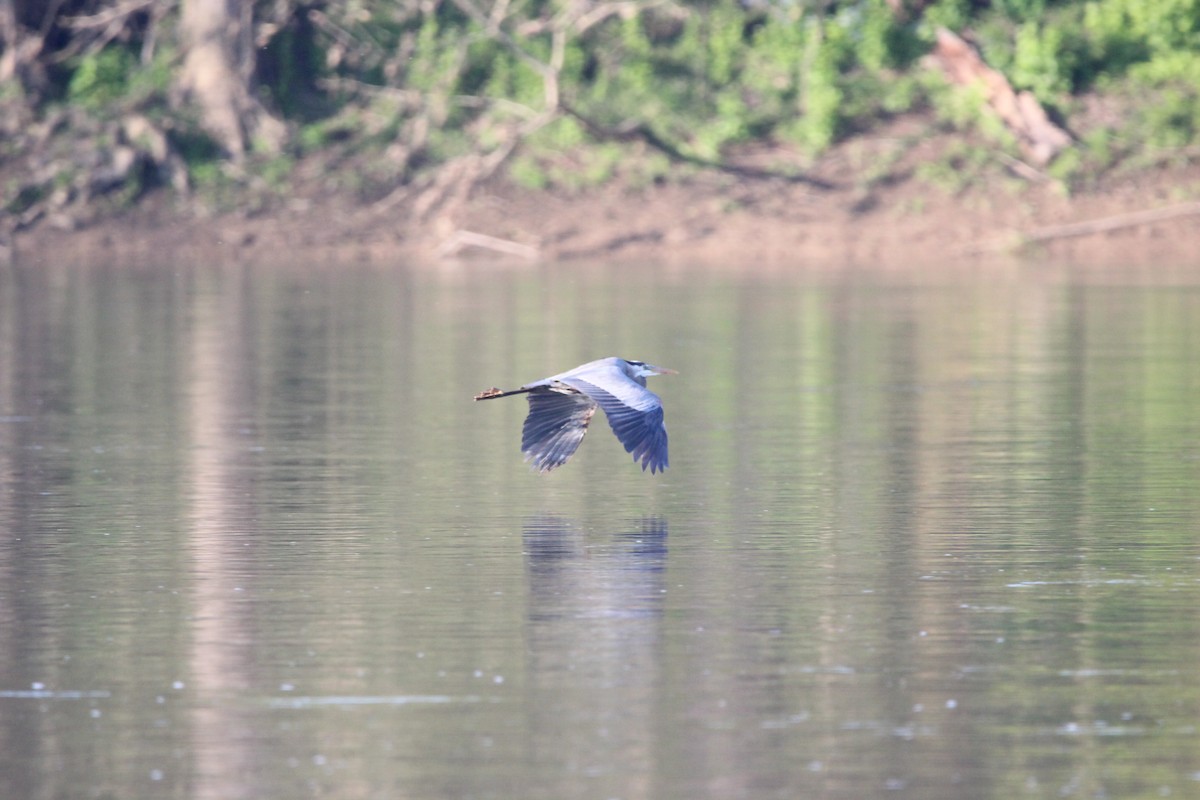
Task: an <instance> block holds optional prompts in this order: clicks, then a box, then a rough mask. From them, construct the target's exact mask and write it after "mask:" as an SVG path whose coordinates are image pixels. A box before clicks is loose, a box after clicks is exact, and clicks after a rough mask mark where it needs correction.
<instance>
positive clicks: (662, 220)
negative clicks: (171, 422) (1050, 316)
mask: <svg viewBox="0 0 1200 800" xmlns="http://www.w3.org/2000/svg"><path fill="white" fill-rule="evenodd" d="M896 141H899V139H898V138H897V137H891V136H889V137H878V138H874V139H869V140H868V139H860V140H856V141H854V142H851V143H847V144H846V145H843V146H841V147H840V148H838V149H837V150H835V151H833V152H832V153H830V154H829V155H828V156H826V157H825V158H823V159H822V160H821V162H820V163H819V164H817V165H816V166H815V167H813V168H812V172H810V173H809V174H812V175H815V176H817V177H819V178H821V179H822V180H824V181H826V182H828V183H829V184H830V185H831V186H832V188H816V187H814V186H812V185H810V184H807V183H804V182H799V181H795V180H788V179H784V178H777V177H762V176H761V175H757V174H750V173H748V172H747V171H746V170H749V169H751V168H754V167H756V165H771V164H778V163H780V162H786V160H787V159H788V158H790V157H792V154H790V153H785V152H781V151H770V152H766V151H759V152H755V153H746V154H743V155H742V156H741V159H740V161H739V165H740V166H741V167H743V168H745V169H744V170H743V171H741V172H720V171H713V170H695V169H690V170H688V171H687V174H686V175H684V176H682V177H680V178H679V179H678V180H671V181H667V182H664V183H661V184H658V185H651V186H647V187H640V188H636V189H635V188H629V187H622V186H615V185H614V186H608V187H604V188H599V189H595V190H591V191H587V192H576V193H562V192H554V191H543V192H534V191H528V190H524V189H520V188H517V187H513V186H511V185H508V184H505V183H502V182H494V183H492V184H490V185H485V186H482V187H479V188H477V189H476V190H475V191H474V192H473V193H472V195H471V197H470V200H469V201H468V202H467V204H466V205H465V206H462V207H460V208H458V209H456V210H455V211H454V212H452V213H449V214H444V215H440V216H437V215H435V216H431V217H427V218H419V219H418V218H417V217H416V212H415V209H414V203H413V202H412V201H411V200H408V199H405V198H403V197H399V199H397V198H391V199H387V200H383V201H375V202H373V203H362V202H358V201H355V200H353V199H351V198H348V197H343V196H332V197H331V196H328V195H326V194H325V193H323V192H322V191H320V189H319V187H318V185H317V184H313V187H312V188H311V189H307V190H306V189H305V188H304V187H303V186H301V187H298V189H297V191H296V193H295V195H294V196H292V197H290V198H286V199H283V200H280V201H278V202H277V203H275V204H274V205H273V206H272V207H271V208H270V210H269V211H267V212H260V213H255V214H249V213H238V212H232V213H223V214H219V215H206V214H203V213H201V212H199V211H197V210H196V204H194V203H176V202H173V201H170V200H169V199H168V198H166V197H165V192H162V193H160V194H162V195H164V197H157V198H156V197H154V196H151V197H150V198H148V199H147V200H146V201H144V202H142V203H140V204H139V205H138V206H137V207H136V208H134V209H132V210H129V211H127V212H125V213H123V214H121V215H119V216H116V217H111V218H108V219H105V220H103V221H100V222H96V223H92V224H89V225H86V226H84V227H82V228H80V229H78V230H71V231H68V230H63V229H60V228H58V227H56V226H55V225H54V224H53V221H47V222H43V223H41V224H39V225H38V226H36V227H34V228H33V229H31V230H26V231H23V232H21V233H19V234H17V236H16V237H15V239H14V242H13V245H14V247H13V249H12V252H13V254H14V258H15V259H16V260H18V261H21V262H24V263H32V264H38V263H51V262H62V261H70V262H112V261H122V262H124V261H130V260H136V261H147V260H148V261H153V262H164V263H166V262H177V261H179V260H187V261H200V262H203V261H211V260H214V259H219V260H229V259H236V260H239V261H246V262H281V261H282V262H303V261H312V260H318V261H328V262H345V261H363V260H367V261H372V262H381V263H388V262H398V261H409V262H412V261H420V262H422V263H428V264H436V263H439V262H441V261H446V260H461V259H507V260H541V261H562V262H571V261H582V260H589V261H592V260H609V261H624V262H642V263H670V264H674V265H688V264H703V265H707V266H727V267H733V268H739V269H741V268H752V267H758V268H788V267H790V266H792V265H800V264H818V265H823V266H837V265H842V264H853V265H880V266H885V267H900V268H903V267H926V266H934V265H939V264H944V263H946V262H948V261H951V262H956V263H962V262H970V261H975V260H990V259H996V258H1005V259H1008V258H1023V259H1039V260H1041V259H1048V260H1052V261H1055V262H1059V263H1062V262H1072V263H1082V264H1096V265H1113V266H1116V265H1157V264H1168V265H1171V266H1173V267H1189V266H1196V267H1200V203H1197V198H1200V166H1197V165H1195V164H1192V165H1189V166H1186V167H1184V168H1174V169H1167V168H1158V169H1147V170H1142V171H1140V172H1138V173H1136V174H1127V175H1126V176H1124V177H1111V178H1106V179H1103V180H1100V181H1097V182H1096V183H1095V185H1094V186H1092V187H1091V188H1089V189H1088V190H1087V191H1085V192H1082V193H1077V194H1074V195H1073V196H1072V195H1068V193H1067V192H1066V191H1064V189H1063V187H1062V186H1061V185H1060V184H1058V183H1056V182H1054V181H1050V180H1038V179H1037V176H1031V175H1029V174H1028V173H1027V172H1026V174H1024V175H1019V174H1017V170H1020V169H1021V166H1020V165H1014V166H1015V167H1016V170H1013V171H1011V172H1006V171H1005V170H1003V169H999V170H997V175H996V176H995V178H994V179H992V180H989V181H987V182H986V185H981V184H979V183H973V184H972V185H971V187H970V188H967V189H963V190H958V191H953V190H951V189H949V188H946V187H943V186H938V185H936V184H933V183H930V182H929V181H927V180H923V179H921V178H919V177H916V175H917V174H918V171H917V168H916V165H918V164H920V163H923V162H924V163H928V161H929V159H931V158H932V157H933V156H934V154H935V153H936V149H937V148H938V147H939V146H944V144H945V142H944V141H942V142H939V141H938V140H937V139H930V140H929V141H923V142H920V143H918V144H917V145H915V146H911V147H909V149H908V151H906V152H905V153H904V154H903V157H901V158H896V157H895V154H894V153H892V152H891V151H890V150H889V148H893V147H894V145H895V142H896ZM884 159H886V160H887V163H888V164H889V167H888V169H887V170H886V171H883V174H874V171H873V169H872V165H873V164H876V163H879V162H880V161H882V160H884ZM810 167H811V165H810ZM864 176H871V177H870V178H867V177H864ZM1077 223H1088V224H1087V225H1084V226H1082V227H1080V228H1079V229H1072V228H1070V227H1068V226H1071V225H1074V224H1077ZM1039 237H1040V238H1039ZM1023 242H1024V243H1025V244H1024V245H1023V246H1020V247H1018V245H1020V244H1021V243H1023Z"/></svg>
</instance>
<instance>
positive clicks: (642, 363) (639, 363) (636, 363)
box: [628, 361, 646, 367]
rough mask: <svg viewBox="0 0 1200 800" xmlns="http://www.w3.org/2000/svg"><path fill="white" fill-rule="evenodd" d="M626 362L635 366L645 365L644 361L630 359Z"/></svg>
mask: <svg viewBox="0 0 1200 800" xmlns="http://www.w3.org/2000/svg"><path fill="white" fill-rule="evenodd" d="M628 363H630V364H632V365H633V366H635V367H644V366H646V362H645V361H630V362H628Z"/></svg>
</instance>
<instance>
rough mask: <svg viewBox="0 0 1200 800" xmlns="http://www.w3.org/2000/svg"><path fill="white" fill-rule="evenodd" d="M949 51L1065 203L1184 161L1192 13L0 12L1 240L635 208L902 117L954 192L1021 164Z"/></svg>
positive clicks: (304, 5) (439, 0)
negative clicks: (136, 219)
mask: <svg viewBox="0 0 1200 800" xmlns="http://www.w3.org/2000/svg"><path fill="white" fill-rule="evenodd" d="M939 29H947V30H950V31H954V32H955V33H957V34H958V35H959V36H962V37H964V38H965V39H967V40H968V41H969V42H971V43H972V44H973V46H974V47H975V48H976V49H977V50H978V52H979V54H980V55H981V56H982V58H983V60H984V61H985V62H986V63H987V64H988V65H990V66H991V67H993V68H995V69H997V70H998V71H999V72H1000V73H1002V74H1003V75H1004V76H1005V77H1006V78H1007V79H1008V81H1009V82H1010V83H1011V85H1012V87H1013V88H1014V89H1015V90H1018V91H1020V90H1028V91H1029V92H1031V93H1032V94H1033V95H1034V96H1036V98H1037V99H1038V100H1039V101H1040V103H1041V104H1042V106H1043V107H1044V108H1045V109H1046V110H1047V112H1048V113H1049V115H1050V117H1051V118H1052V119H1054V120H1055V121H1056V122H1057V123H1058V124H1059V125H1060V126H1062V127H1063V128H1065V129H1066V130H1067V131H1069V132H1070V133H1071V136H1072V144H1071V146H1070V147H1068V148H1067V149H1066V150H1064V151H1063V152H1061V153H1060V154H1059V155H1058V156H1057V158H1056V159H1055V160H1054V161H1053V162H1052V163H1050V164H1049V165H1047V166H1046V171H1047V174H1048V175H1050V176H1051V177H1052V178H1053V179H1055V180H1059V181H1061V182H1062V184H1063V186H1064V187H1066V188H1067V189H1068V190H1071V189H1072V188H1075V187H1078V186H1081V185H1086V184H1087V182H1088V181H1090V180H1094V179H1095V178H1096V177H1097V176H1100V175H1104V174H1105V173H1108V172H1111V171H1113V170H1119V169H1124V168H1130V167H1132V168H1137V167H1139V166H1145V165H1147V164H1155V165H1161V164H1163V163H1164V162H1171V161H1173V160H1180V159H1183V160H1194V159H1195V158H1196V157H1197V155H1198V154H1200V147H1198V144H1200V96H1198V95H1200V0H1089V1H1088V2H1080V1H1079V0H994V1H993V2H985V1H984V0H936V1H935V2H921V0H845V1H842V0H799V1H796V2H792V1H789V0H744V2H741V3H733V2H669V1H666V0H664V1H661V2H660V1H656V0H630V1H629V2H589V1H588V0H349V1H348V2H337V3H329V2H322V1H321V0H310V1H307V2H306V1H304V0H244V1H243V2H238V0H59V2H49V3H47V2H42V1H41V0H0V48H2V52H0V119H2V120H3V122H2V123H0V124H2V125H3V132H2V134H3V144H2V145H0V178H2V179H3V181H4V184H3V189H2V192H3V194H2V198H0V199H2V202H3V207H4V210H5V211H6V212H7V214H8V215H9V216H10V217H11V218H12V219H13V220H14V222H13V224H14V225H16V226H20V225H23V224H32V223H34V222H35V221H36V220H38V219H39V218H41V217H43V216H45V215H47V214H53V213H54V211H55V209H59V208H65V207H71V206H80V205H83V204H89V205H95V204H97V203H99V204H101V205H103V204H108V205H109V206H112V205H116V206H123V205H128V204H132V203H135V202H137V201H138V200H139V199H140V198H141V197H142V196H143V195H145V194H146V193H147V192H149V191H150V190H153V189H158V188H167V189H168V190H169V191H170V195H171V196H172V197H180V196H188V197H191V198H193V200H194V199H196V198H202V199H203V202H205V203H208V204H209V205H211V206H213V207H215V208H217V209H220V208H222V207H223V206H231V205H233V204H234V203H236V204H238V205H239V207H243V208H244V207H245V206H246V203H247V197H254V198H258V200H256V201H254V202H262V203H270V202H273V199H272V198H274V199H276V200H277V199H279V198H280V197H285V196H287V195H288V193H289V192H290V191H292V190H293V189H294V187H295V186H296V185H297V183H299V182H303V181H307V183H308V185H310V186H313V187H318V188H319V190H320V191H322V192H341V193H346V194H349V195H351V196H354V197H356V198H358V199H359V200H361V201H363V202H379V201H381V200H386V198H387V197H389V196H390V195H391V194H393V193H395V192H397V191H406V192H409V193H410V196H417V197H419V198H421V199H422V200H423V202H425V204H426V205H427V206H431V207H432V206H435V205H437V204H439V203H446V202H450V201H451V200H452V199H453V198H455V197H461V196H462V194H463V193H465V192H469V191H470V187H471V186H473V185H475V184H476V183H478V182H479V181H480V180H483V179H486V178H490V177H492V176H495V175H499V176H503V177H504V178H507V179H510V180H512V181H515V182H517V183H518V184H521V185H524V186H527V187H532V188H546V187H551V188H556V189H559V190H568V191H569V190H577V189H581V188H586V187H590V186H596V185H599V184H603V183H606V182H610V181H616V180H620V181H625V182H629V183H633V184H635V185H636V184H642V183H647V182H655V181H662V180H668V179H670V178H669V176H671V175H674V174H677V172H678V171H677V169H676V168H677V167H679V166H681V165H682V166H684V167H685V168H686V169H705V168H710V167H714V166H715V167H720V166H722V165H724V164H726V163H728V162H729V160H730V159H731V158H732V157H733V156H734V155H735V154H736V153H738V152H739V149H745V148H750V147H758V146H763V145H766V146H770V147H773V148H786V149H787V151H788V152H789V153H790V154H792V155H793V156H794V157H793V158H792V159H791V160H789V161H788V166H787V167H786V170H788V171H790V172H791V173H792V174H793V175H794V177H796V178H797V179H801V180H803V179H805V169H806V166H807V165H810V164H812V163H814V162H815V161H816V160H818V159H820V157H821V155H822V154H823V153H825V152H827V151H828V149H829V148H831V147H833V146H836V145H837V144H838V143H839V142H842V141H844V140H846V139H848V138H852V137H855V136H859V135H864V134H870V133H872V132H873V131H878V130H880V129H882V128H883V126H886V125H887V124H888V123H889V122H890V121H893V120H895V119H896V118H898V117H901V116H904V115H919V116H921V117H922V118H923V119H925V120H928V121H929V123H930V125H931V126H932V127H933V128H935V129H938V130H943V131H944V130H954V131H962V132H965V133H971V134H972V137H970V139H969V141H971V142H973V144H969V145H964V146H963V148H962V149H957V150H956V151H955V152H953V153H949V154H947V155H945V156H944V157H943V161H942V162H941V163H933V164H930V165H927V168H926V169H925V170H924V171H922V172H920V173H919V175H921V176H924V177H926V178H929V179H931V180H937V179H938V176H939V174H940V175H942V176H943V178H944V179H946V180H960V181H961V180H964V177H963V176H964V175H965V176H966V178H965V179H966V180H969V179H970V174H971V172H970V169H969V168H968V167H969V165H971V164H973V163H978V162H981V161H987V160H988V159H989V158H991V156H990V155H989V154H990V153H1007V154H1008V157H1012V158H1020V152H1019V150H1018V148H1017V145H1016V142H1015V141H1014V140H1013V138H1012V136H1011V135H1010V134H1009V133H1008V132H1006V131H1005V130H1004V128H1003V126H1002V125H997V124H996V123H995V120H994V119H992V118H991V117H990V116H989V115H988V114H987V113H986V109H985V108H984V106H985V103H984V100H983V98H982V97H981V95H980V93H979V92H977V91H972V90H970V89H964V88H963V87H960V86H954V85H952V84H951V83H950V82H949V81H948V80H947V78H946V77H945V75H944V74H943V73H942V72H940V71H938V70H937V69H933V68H931V66H930V61H929V59H928V58H926V56H927V55H928V54H929V53H930V51H931V49H933V48H934V47H935V43H936V40H937V31H938V30H939ZM214 42H215V44H214ZM205 48H208V52H207V55H204V54H203V53H202V51H204V49H205ZM876 168H877V169H878V166H876ZM413 193H416V194H415V195H414V194H413Z"/></svg>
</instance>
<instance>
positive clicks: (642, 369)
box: [625, 361, 679, 378]
mask: <svg viewBox="0 0 1200 800" xmlns="http://www.w3.org/2000/svg"><path fill="white" fill-rule="evenodd" d="M625 363H626V364H628V365H629V369H630V372H632V374H633V377H635V378H645V377H646V376H647V375H678V374H679V373H678V372H676V371H675V370H673V369H667V368H666V367H656V366H654V365H653V364H647V363H646V362H645V361H626V362H625Z"/></svg>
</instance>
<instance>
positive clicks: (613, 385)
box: [475, 358, 675, 473]
mask: <svg viewBox="0 0 1200 800" xmlns="http://www.w3.org/2000/svg"><path fill="white" fill-rule="evenodd" d="M673 374H675V370H673V369H664V368H663V367H656V366H654V365H652V364H647V363H645V362H644V361H626V360H625V359H623V358H602V359H600V360H598V361H590V362H588V363H587V364H584V365H583V366H580V367H576V368H575V369H573V370H570V371H568V372H563V373H561V374H559V375H552V376H550V377H549V378H545V379H543V380H540V381H534V382H533V383H527V384H525V385H524V386H522V387H521V388H520V389H513V390H512V391H509V392H503V391H501V390H499V389H488V390H487V391H485V392H480V393H479V394H477V395H475V399H476V400H492V399H494V398H497V397H508V396H510V395H514V394H527V395H529V416H527V417H526V418H525V427H524V428H523V429H522V432H521V452H522V453H524V454H525V460H526V461H529V462H530V463H531V464H532V465H533V466H534V468H535V469H537V470H538V471H539V472H549V471H550V470H552V469H554V468H555V467H561V466H562V465H563V464H565V463H567V459H569V458H570V457H571V456H572V455H574V454H575V451H576V450H577V449H578V448H579V443H580V442H582V441H583V436H584V434H586V433H587V428H588V423H589V422H591V420H592V415H593V414H595V413H596V408H597V407H599V408H601V409H603V410H604V415H605V416H606V417H608V424H609V425H611V426H612V429H613V433H615V434H616V435H617V438H618V439H620V440H621V444H623V445H625V452H627V453H632V454H633V460H634V461H640V462H641V463H642V469H643V470H645V469H646V468H649V469H650V472H652V473H654V472H658V471H660V470H664V469H666V468H667V426H666V425H664V424H663V409H662V401H661V400H659V399H658V395H656V394H654V392H652V391H650V390H649V389H647V388H646V376H647V375H673Z"/></svg>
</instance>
